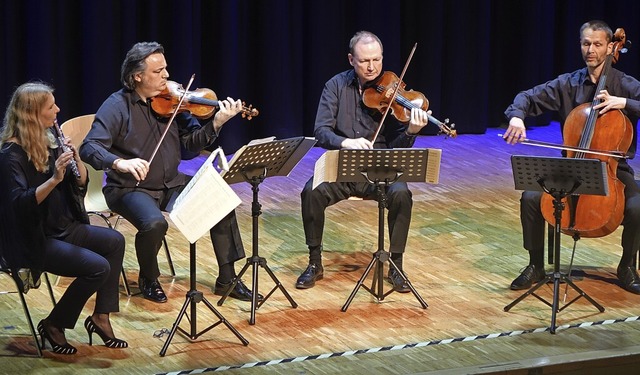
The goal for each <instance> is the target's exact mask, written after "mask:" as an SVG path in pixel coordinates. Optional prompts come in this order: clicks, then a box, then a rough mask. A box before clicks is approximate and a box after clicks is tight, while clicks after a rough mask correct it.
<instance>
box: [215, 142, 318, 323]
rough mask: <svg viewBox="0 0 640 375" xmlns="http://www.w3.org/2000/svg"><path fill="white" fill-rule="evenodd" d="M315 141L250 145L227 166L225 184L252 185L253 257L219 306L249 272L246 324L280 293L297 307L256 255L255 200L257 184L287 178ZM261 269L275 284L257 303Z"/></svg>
mask: <svg viewBox="0 0 640 375" xmlns="http://www.w3.org/2000/svg"><path fill="white" fill-rule="evenodd" d="M314 144H315V140H313V139H308V138H304V137H298V138H290V139H283V140H273V141H269V142H262V143H257V144H252V145H247V146H243V147H242V148H241V150H239V151H238V152H236V154H235V155H234V158H233V159H232V160H231V162H230V163H229V171H228V172H226V173H224V175H223V178H224V179H225V181H227V183H230V184H231V183H235V182H241V181H245V182H248V183H249V184H251V190H252V192H253V200H252V203H251V217H252V254H251V257H249V258H247V263H246V264H245V265H244V267H242V270H241V271H240V273H238V276H237V277H235V278H234V279H233V282H232V283H231V285H229V287H228V289H227V291H226V292H225V294H224V295H223V296H222V298H220V300H219V301H218V306H222V304H223V303H224V301H225V300H226V298H227V297H228V296H229V295H230V294H231V291H232V290H233V289H234V288H235V286H236V284H237V283H238V282H239V281H240V279H241V278H242V276H243V275H244V273H245V272H246V271H247V270H248V269H249V266H251V268H252V281H251V290H252V297H251V315H250V317H249V324H251V325H253V324H255V322H256V310H257V309H258V308H260V306H262V305H263V304H264V303H265V302H266V301H267V299H269V297H271V295H272V294H273V293H274V292H275V291H276V290H280V291H281V292H282V294H283V295H284V296H285V297H286V298H287V300H288V301H289V303H290V304H291V307H292V308H294V309H295V308H297V307H298V304H297V303H296V302H295V301H294V300H293V298H292V297H291V295H289V293H288V292H287V290H286V289H285V288H284V285H282V283H281V282H280V280H278V278H277V277H276V275H275V274H274V273H273V272H272V271H271V269H270V268H269V266H267V260H266V259H265V258H264V257H261V256H260V255H259V241H258V237H259V230H258V225H259V220H258V218H259V216H260V215H261V214H262V211H261V209H262V205H261V204H260V202H259V199H258V192H259V190H260V184H261V183H262V182H263V181H264V180H265V179H266V178H267V177H272V176H287V175H288V174H289V172H290V171H291V169H292V168H293V167H294V166H295V165H296V164H297V163H298V162H299V161H300V160H301V159H302V157H303V156H304V154H306V152H307V151H308V150H309V149H310V148H311V147H313V145H314ZM259 267H260V268H262V269H264V270H265V271H267V274H268V275H269V277H270V278H271V280H272V281H273V283H274V287H273V288H272V289H271V290H270V291H269V293H267V294H266V295H265V296H264V298H263V299H262V300H261V301H258V291H259V289H258V269H259Z"/></svg>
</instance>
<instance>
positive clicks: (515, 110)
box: [504, 20, 640, 294]
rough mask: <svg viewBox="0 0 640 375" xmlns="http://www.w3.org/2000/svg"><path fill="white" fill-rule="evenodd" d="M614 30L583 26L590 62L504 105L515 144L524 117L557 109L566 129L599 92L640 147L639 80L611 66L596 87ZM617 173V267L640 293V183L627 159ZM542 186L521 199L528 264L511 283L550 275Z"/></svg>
mask: <svg viewBox="0 0 640 375" xmlns="http://www.w3.org/2000/svg"><path fill="white" fill-rule="evenodd" d="M613 44H614V43H613V32H612V31H611V28H610V27H609V26H608V25H607V24H606V23H604V22H602V21H598V20H594V21H589V22H587V23H585V24H583V25H582V27H581V28H580V46H581V50H582V57H583V59H584V61H585V64H586V67H584V68H581V69H578V70H576V71H574V72H572V73H565V74H562V75H560V76H558V77H557V78H555V79H553V80H551V81H549V82H546V83H544V84H541V85H538V86H535V87H534V88H532V89H529V90H526V91H522V92H520V93H519V94H518V95H516V97H515V99H514V100H513V103H512V104H511V105H510V106H509V107H508V108H507V110H506V111H505V115H506V117H507V118H508V119H509V128H508V129H507V131H506V132H505V134H504V138H505V140H506V141H507V142H509V143H510V144H515V143H518V142H521V141H523V140H525V139H526V129H525V125H524V122H523V119H524V118H525V117H527V116H538V115H540V114H542V113H544V112H549V111H555V112H557V114H558V115H559V117H560V124H561V127H562V128H563V129H564V125H565V120H566V119H567V117H568V116H569V114H570V112H571V111H572V110H573V109H574V108H575V107H577V106H579V105H581V104H583V103H589V102H591V101H592V100H593V99H594V98H596V99H598V100H599V101H600V103H599V104H597V105H595V106H594V107H593V109H594V110H599V111H600V114H601V115H602V114H603V113H605V112H607V111H612V110H621V111H622V112H623V113H624V114H625V115H626V116H628V117H629V119H630V120H631V124H632V125H633V128H634V129H633V133H632V134H633V135H632V137H633V139H632V140H631V142H630V143H631V145H630V147H629V150H628V153H627V155H628V156H629V157H633V155H634V154H635V150H636V136H635V134H636V131H635V127H636V122H637V119H638V117H639V116H640V82H639V81H638V80H636V79H635V78H633V77H631V76H629V75H626V74H624V73H622V72H621V71H619V70H616V69H613V68H611V69H610V70H609V72H608V75H607V81H606V86H604V87H605V89H604V90H601V91H600V92H598V93H596V86H597V84H598V80H599V78H600V76H601V74H602V72H603V68H604V66H605V60H606V58H607V55H610V54H611V53H612V50H613ZM616 175H617V179H618V180H620V181H621V182H622V183H623V184H624V197H625V203H624V218H623V220H622V225H623V226H624V230H623V232H622V257H621V258H620V263H619V264H618V268H617V276H618V279H619V280H620V283H621V286H622V287H623V288H624V289H626V290H627V291H629V292H632V293H635V294H640V277H639V276H638V273H637V272H636V270H635V267H634V264H633V259H634V254H635V253H636V252H637V251H638V248H640V188H639V187H638V185H637V184H636V182H635V180H634V172H633V170H632V169H631V167H630V166H629V164H627V162H626V160H625V159H621V160H619V162H618V168H617V173H616ZM541 197H542V192H534V191H524V192H523V193H522V198H521V200H520V219H521V222H522V234H523V243H524V248H525V249H527V250H528V251H529V265H528V266H526V267H525V268H524V270H523V271H522V273H521V274H520V276H518V277H517V278H516V279H515V280H514V281H513V282H512V283H511V289H513V290H520V289H527V288H529V287H531V285H532V284H533V283H536V282H538V281H540V280H542V279H544V277H545V269H544V228H545V220H544V218H543V215H542V209H541V206H540V200H541Z"/></svg>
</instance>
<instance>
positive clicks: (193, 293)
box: [160, 243, 249, 357]
mask: <svg viewBox="0 0 640 375" xmlns="http://www.w3.org/2000/svg"><path fill="white" fill-rule="evenodd" d="M189 253H190V257H189V263H190V266H191V267H190V268H191V270H190V282H189V284H190V290H189V291H188V292H187V295H186V300H185V301H184V304H183V305H182V309H180V312H179V313H178V317H177V318H176V321H175V323H173V327H172V328H171V331H170V332H169V336H168V337H167V341H165V343H164V345H163V346H162V350H160V356H161V357H164V355H165V353H166V352H167V349H168V348H169V344H170V343H171V340H172V339H173V336H174V335H175V333H176V331H180V333H182V334H184V335H185V336H186V337H188V338H189V339H190V340H195V339H197V338H198V337H200V336H201V335H203V334H204V333H205V332H208V331H209V330H211V329H213V328H215V327H217V326H218V325H219V324H224V325H225V326H226V327H227V328H228V329H229V330H230V331H231V332H233V334H234V335H235V336H236V337H237V338H238V339H239V340H240V342H242V344H243V345H245V346H247V345H249V341H247V339H245V338H244V337H243V336H242V335H241V334H240V332H238V331H237V330H236V329H235V328H234V327H233V326H232V325H231V323H229V322H228V321H227V320H226V319H225V318H224V316H222V314H220V312H218V310H216V309H215V307H213V305H212V304H211V303H210V302H209V301H207V299H206V298H204V296H203V295H202V292H200V291H198V290H197V289H196V244H195V243H191V244H190V245H189ZM200 302H202V303H204V304H205V306H206V307H207V308H208V309H209V311H211V312H212V313H214V315H215V316H216V317H217V318H218V321H217V322H215V323H213V324H212V325H210V326H209V327H207V328H205V329H203V330H201V331H200V332H198V329H197V307H198V306H197V305H198V303H200ZM187 308H190V309H189V312H190V316H188V317H187V319H188V320H189V322H190V331H189V332H188V331H186V330H184V329H182V328H181V327H180V322H181V321H182V318H183V317H184V316H185V315H187Z"/></svg>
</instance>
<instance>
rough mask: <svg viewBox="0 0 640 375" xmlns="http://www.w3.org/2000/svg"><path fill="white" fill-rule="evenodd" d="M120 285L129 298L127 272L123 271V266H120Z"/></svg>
mask: <svg viewBox="0 0 640 375" xmlns="http://www.w3.org/2000/svg"><path fill="white" fill-rule="evenodd" d="M122 284H123V285H124V291H125V292H126V293H127V296H131V289H129V281H128V280H127V272H126V271H125V270H124V265H123V266H122Z"/></svg>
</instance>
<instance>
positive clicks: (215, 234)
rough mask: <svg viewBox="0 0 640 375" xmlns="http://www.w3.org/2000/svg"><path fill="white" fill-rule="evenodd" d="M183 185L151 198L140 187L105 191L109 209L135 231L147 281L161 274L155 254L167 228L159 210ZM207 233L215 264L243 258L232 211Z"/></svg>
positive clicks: (137, 247)
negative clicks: (108, 192)
mask: <svg viewBox="0 0 640 375" xmlns="http://www.w3.org/2000/svg"><path fill="white" fill-rule="evenodd" d="M183 188H184V186H180V187H178V188H174V189H168V190H166V191H163V192H160V194H159V198H154V197H152V196H151V195H149V194H148V193H147V192H145V191H142V190H134V191H130V192H127V193H125V194H123V195H120V194H116V193H114V194H105V197H106V198H107V204H108V205H109V208H110V209H112V210H113V211H114V212H117V213H118V214H120V215H122V217H124V218H125V219H127V220H128V221H129V222H130V223H131V224H132V225H133V226H134V227H136V229H137V230H138V233H137V234H136V242H135V246H136V256H137V258H138V265H139V266H140V276H142V277H145V278H147V279H149V280H155V279H157V278H158V276H160V269H159V268H158V259H157V255H158V250H160V247H161V246H162V239H163V238H164V236H165V234H166V233H167V229H168V228H169V224H168V223H167V220H166V219H165V217H164V215H163V214H162V210H164V209H166V207H167V204H169V202H170V199H171V198H172V197H173V196H175V195H177V194H179V193H180V191H181V190H182V189H183ZM113 190H117V189H113ZM209 233H210V235H211V242H212V244H213V249H214V252H215V255H216V259H217V261H218V267H220V266H222V265H225V264H229V263H233V262H235V261H237V260H238V259H242V258H244V256H245V253H244V246H243V244H242V239H241V237H240V229H239V228H238V222H237V221H236V214H235V211H231V213H229V214H228V215H227V216H225V217H224V219H222V220H221V221H220V222H219V223H218V224H216V225H215V226H214V227H213V228H211V230H210V231H209Z"/></svg>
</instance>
